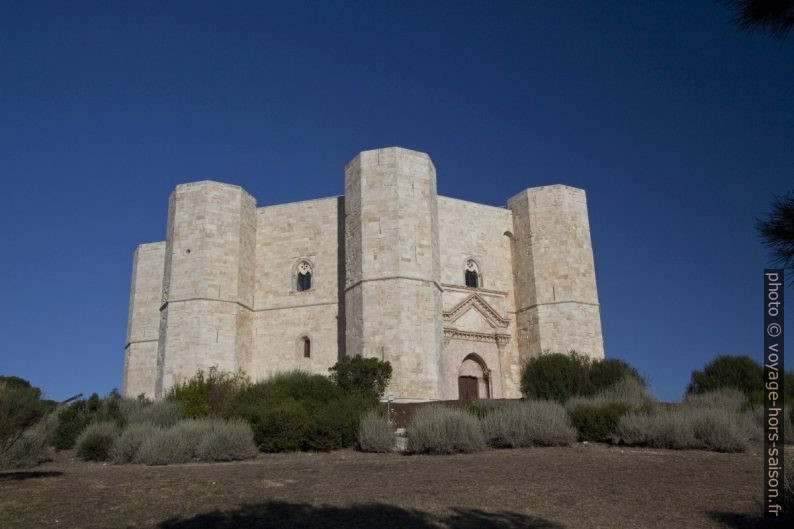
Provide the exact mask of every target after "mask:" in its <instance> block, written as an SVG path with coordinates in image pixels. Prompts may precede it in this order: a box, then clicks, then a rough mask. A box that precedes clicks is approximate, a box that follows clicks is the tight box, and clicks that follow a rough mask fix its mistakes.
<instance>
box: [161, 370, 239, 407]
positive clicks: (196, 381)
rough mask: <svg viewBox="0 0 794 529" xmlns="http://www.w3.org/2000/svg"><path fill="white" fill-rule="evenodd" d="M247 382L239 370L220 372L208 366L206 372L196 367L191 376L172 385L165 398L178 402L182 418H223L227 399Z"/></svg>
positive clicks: (229, 399) (228, 400) (227, 403)
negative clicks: (197, 369) (182, 414)
mask: <svg viewBox="0 0 794 529" xmlns="http://www.w3.org/2000/svg"><path fill="white" fill-rule="evenodd" d="M250 384H251V381H250V380H249V379H248V377H247V376H246V375H245V374H244V373H243V372H242V371H238V372H237V373H224V372H221V371H218V370H217V369H216V368H215V367H211V368H210V369H209V371H207V373H206V374H205V373H204V371H202V370H199V371H198V372H196V374H195V375H194V376H193V377H192V378H190V379H188V380H186V381H184V382H182V383H180V384H176V385H174V386H172V387H171V389H169V390H168V392H167V393H166V395H165V399H166V400H168V401H172V402H176V403H178V404H179V405H180V406H181V407H182V410H183V411H184V414H185V416H186V417H190V418H197V417H223V416H225V415H226V414H227V412H228V406H229V402H230V401H231V400H232V399H233V398H234V396H235V395H236V394H237V393H239V392H240V391H241V390H243V389H245V388H246V387H248V386H249V385H250Z"/></svg>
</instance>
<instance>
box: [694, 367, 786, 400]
mask: <svg viewBox="0 0 794 529" xmlns="http://www.w3.org/2000/svg"><path fill="white" fill-rule="evenodd" d="M781 375H782V377H783V379H784V383H783V385H784V390H785V397H786V398H787V399H794V373H792V372H791V371H784V372H782V373H781ZM729 388H732V389H736V390H739V391H740V392H742V393H743V394H744V395H746V396H747V398H748V400H749V401H750V404H763V403H764V366H763V365H761V364H760V363H758V362H756V361H755V360H753V359H752V358H750V357H749V356H730V355H720V356H718V357H716V358H715V359H714V360H712V361H711V362H709V363H708V364H706V366H705V367H704V368H703V371H697V370H696V371H693V372H692V378H691V380H690V383H689V387H688V388H687V393H688V394H702V393H708V392H712V391H716V390H721V389H729Z"/></svg>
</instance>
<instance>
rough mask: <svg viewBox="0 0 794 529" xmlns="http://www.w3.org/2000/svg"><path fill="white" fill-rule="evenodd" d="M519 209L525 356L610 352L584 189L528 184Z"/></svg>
mask: <svg viewBox="0 0 794 529" xmlns="http://www.w3.org/2000/svg"><path fill="white" fill-rule="evenodd" d="M507 207H508V208H509V209H510V210H511V211H512V212H513V228H514V237H513V277H514V284H515V299H516V319H517V327H518V329H517V330H518V348H519V356H520V357H521V358H522V359H523V360H526V359H528V358H530V357H533V356H537V355H539V354H541V353H543V352H546V351H551V352H560V353H567V352H569V351H571V350H576V351H577V352H579V353H582V354H586V355H588V356H591V357H593V358H603V357H604V342H603V338H602V335H601V316H600V311H599V305H598V294H597V291H596V281H595V265H594V263H593V247H592V244H591V241H590V222H589V220H588V216H587V198H586V196H585V192H584V190H582V189H576V188H573V187H568V186H564V185H553V186H544V187H535V188H530V189H526V190H524V191H522V192H520V193H519V194H517V195H516V196H514V197H513V198H511V199H510V200H509V201H508V202H507Z"/></svg>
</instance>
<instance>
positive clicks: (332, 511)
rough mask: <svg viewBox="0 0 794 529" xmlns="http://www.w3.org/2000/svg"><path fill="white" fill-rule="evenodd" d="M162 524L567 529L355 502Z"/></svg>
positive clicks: (227, 528)
mask: <svg viewBox="0 0 794 529" xmlns="http://www.w3.org/2000/svg"><path fill="white" fill-rule="evenodd" d="M159 527H160V529H203V528H210V527H212V528H213V529H232V528H243V529H245V528H251V529H253V528H256V529H287V528H289V529H293V528H295V527H312V528H318V529H322V528H332V527H333V528H342V529H344V528H362V529H363V528H370V527H372V528H375V529H398V528H399V529H475V528H477V529H563V526H562V525H560V524H558V523H555V522H550V521H548V520H544V519H542V518H537V517H534V516H526V515H524V514H520V513H515V512H495V513H491V512H485V511H480V510H476V509H452V514H450V515H448V516H442V517H436V516H432V515H430V514H428V513H425V512H422V511H416V510H408V509H402V508H400V507H394V506H392V505H383V504H366V505H355V506H352V507H334V506H329V505H325V506H321V507H316V506H313V505H309V504H305V503H285V502H268V503H261V504H256V505H244V506H243V507H241V508H239V509H236V510H230V511H213V512H209V513H205V514H199V515H197V516H194V517H192V518H186V519H183V520H177V519H171V520H166V521H164V522H162V523H161V524H160V526H159Z"/></svg>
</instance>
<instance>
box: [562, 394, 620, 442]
mask: <svg viewBox="0 0 794 529" xmlns="http://www.w3.org/2000/svg"><path fill="white" fill-rule="evenodd" d="M629 410H630V408H629V407H628V406H627V405H625V404H617V403H613V404H604V405H602V406H578V407H576V408H574V409H573V410H572V411H571V422H572V423H573V426H574V428H576V431H577V432H578V438H579V440H580V441H593V442H598V443H602V442H607V441H610V440H611V439H612V438H613V437H614V436H615V433H616V431H617V426H618V421H619V420H620V418H621V417H622V416H623V415H625V414H626V413H628V411H629Z"/></svg>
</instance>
